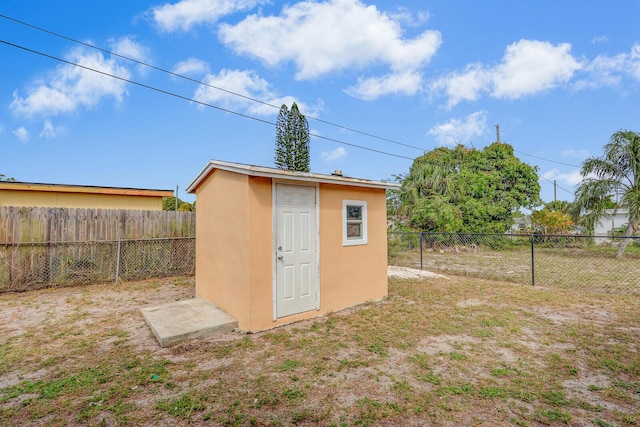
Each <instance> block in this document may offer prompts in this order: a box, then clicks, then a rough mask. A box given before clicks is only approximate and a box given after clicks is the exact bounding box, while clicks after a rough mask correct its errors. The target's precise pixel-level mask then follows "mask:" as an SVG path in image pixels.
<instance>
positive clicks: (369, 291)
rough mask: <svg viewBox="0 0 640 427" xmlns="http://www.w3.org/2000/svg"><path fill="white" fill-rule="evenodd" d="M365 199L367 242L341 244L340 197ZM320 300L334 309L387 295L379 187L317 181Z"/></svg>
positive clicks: (324, 307) (383, 211) (325, 307)
mask: <svg viewBox="0 0 640 427" xmlns="http://www.w3.org/2000/svg"><path fill="white" fill-rule="evenodd" d="M345 199H346V200H359V201H366V202H367V217H368V218H367V222H368V243H367V244H366V245H356V246H343V245H342V201H343V200H345ZM320 206H321V209H320V224H321V229H320V278H321V280H322V285H321V286H322V287H321V291H320V302H321V307H322V310H323V311H324V312H330V311H336V310H340V309H343V308H345V307H350V306H352V305H354V304H358V303H362V302H365V301H371V300H377V299H380V298H383V297H385V296H387V207H386V192H385V190H382V189H369V188H361V187H346V186H338V185H331V184H321V185H320Z"/></svg>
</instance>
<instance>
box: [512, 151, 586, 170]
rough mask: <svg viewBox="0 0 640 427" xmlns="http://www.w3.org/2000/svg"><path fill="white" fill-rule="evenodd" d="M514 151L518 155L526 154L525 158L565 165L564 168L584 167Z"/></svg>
mask: <svg viewBox="0 0 640 427" xmlns="http://www.w3.org/2000/svg"><path fill="white" fill-rule="evenodd" d="M513 151H515V152H516V153H520V154H524V155H525V156H529V157H533V158H534V159H538V160H544V161H545V162H550V163H557V164H559V165H564V166H573V167H576V168H581V167H582V166H580V165H573V164H571V163H563V162H558V161H556V160H549V159H545V158H544V157H538V156H534V155H533V154H527V153H524V152H522V151H519V150H516V149H515V148H514V149H513Z"/></svg>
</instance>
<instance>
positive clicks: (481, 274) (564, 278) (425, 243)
mask: <svg viewBox="0 0 640 427" xmlns="http://www.w3.org/2000/svg"><path fill="white" fill-rule="evenodd" d="M623 239H625V238H624V237H611V236H608V237H602V236H573V235H571V236H568V235H538V234H536V235H504V234H467V233H426V232H423V233H399V232H389V233H388V254H389V264H390V265H398V266H406V267H411V268H419V269H423V270H429V271H433V272H437V273H443V274H452V275H461V276H469V277H477V278H483V279H493V280H504V281H510V282H514V283H521V284H527V285H536V286H548V287H560V288H567V289H583V290H593V291H600V292H611V293H623V294H630V295H640V239H639V238H637V237H629V238H626V239H629V240H630V241H629V242H628V246H627V248H626V251H625V253H624V256H623V257H622V258H621V259H616V253H617V251H618V247H619V245H620V243H621V242H622V240H623Z"/></svg>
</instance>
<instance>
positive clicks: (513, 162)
mask: <svg viewBox="0 0 640 427" xmlns="http://www.w3.org/2000/svg"><path fill="white" fill-rule="evenodd" d="M539 194H540V185H539V184H538V177H537V174H536V168H535V167H532V166H529V165H528V164H526V163H522V162H521V161H520V160H519V159H518V158H517V157H515V156H514V154H513V148H512V147H511V146H510V145H508V144H502V143H499V142H495V143H493V144H491V145H489V146H487V147H485V148H484V149H483V150H477V149H475V148H467V147H465V146H463V145H458V146H457V147H455V148H454V149H449V148H444V147H441V148H437V149H435V150H433V151H430V152H428V153H425V154H424V155H422V156H420V157H418V158H417V159H415V160H414V162H413V165H412V166H411V169H410V171H409V173H408V174H407V175H406V176H405V177H404V179H403V181H402V190H401V205H400V208H399V210H398V212H399V214H400V215H401V216H402V217H403V219H404V221H406V223H407V224H408V225H409V226H410V227H412V228H416V229H420V230H424V231H446V232H471V233H504V232H505V230H507V229H509V227H510V226H511V224H512V223H513V217H514V214H515V212H516V211H517V209H518V208H520V207H533V206H536V205H538V204H539V203H540V198H539Z"/></svg>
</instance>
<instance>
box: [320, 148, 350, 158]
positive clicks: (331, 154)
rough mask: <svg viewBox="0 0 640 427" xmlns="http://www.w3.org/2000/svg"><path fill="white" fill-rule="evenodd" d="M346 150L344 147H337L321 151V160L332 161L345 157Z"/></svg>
mask: <svg viewBox="0 0 640 427" xmlns="http://www.w3.org/2000/svg"><path fill="white" fill-rule="evenodd" d="M347 154H348V153H347V150H345V149H344V147H338V148H336V149H335V150H333V151H323V152H322V153H320V156H321V157H322V160H324V161H325V162H334V161H336V160H340V159H344V158H345V157H347Z"/></svg>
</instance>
